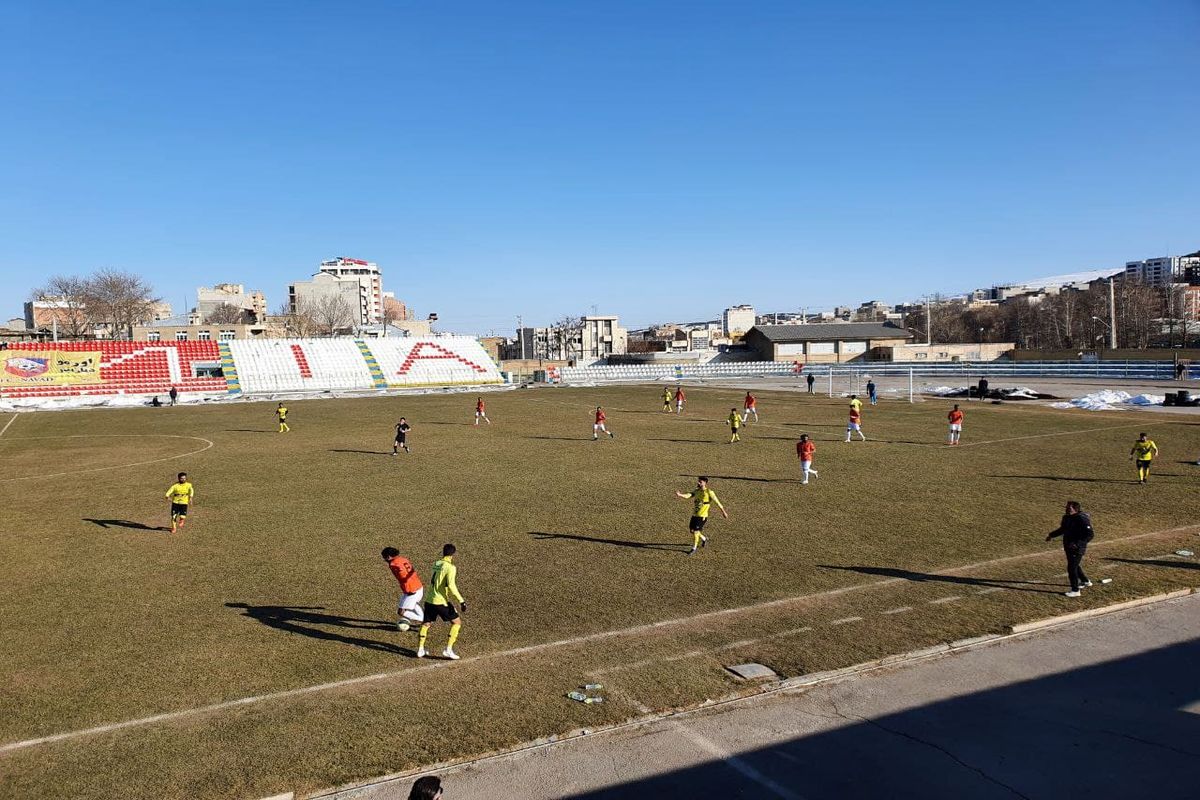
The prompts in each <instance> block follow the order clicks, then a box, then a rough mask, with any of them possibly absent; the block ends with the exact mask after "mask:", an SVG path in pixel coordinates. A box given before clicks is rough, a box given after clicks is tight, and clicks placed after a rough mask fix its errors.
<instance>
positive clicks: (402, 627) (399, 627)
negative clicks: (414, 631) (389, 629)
mask: <svg viewBox="0 0 1200 800" xmlns="http://www.w3.org/2000/svg"><path fill="white" fill-rule="evenodd" d="M396 630H398V631H406V630H408V623H407V622H397V623H396Z"/></svg>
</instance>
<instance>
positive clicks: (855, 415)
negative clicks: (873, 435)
mask: <svg viewBox="0 0 1200 800" xmlns="http://www.w3.org/2000/svg"><path fill="white" fill-rule="evenodd" d="M859 405H862V404H861V403H859ZM855 433H857V434H858V438H860V439H862V440H863V441H864V442H865V441H866V440H867V437H866V436H865V435H864V434H863V432H862V412H861V411H859V410H858V406H855V405H851V406H850V421H849V422H847V423H846V441H847V442H848V441H850V437H851V435H853V434H855Z"/></svg>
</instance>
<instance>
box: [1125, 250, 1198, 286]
mask: <svg viewBox="0 0 1200 800" xmlns="http://www.w3.org/2000/svg"><path fill="white" fill-rule="evenodd" d="M1187 258H1188V257H1187V256H1162V257H1160V258H1146V259H1143V260H1141V261H1126V262H1125V279H1126V280H1131V281H1140V282H1142V283H1147V284H1150V285H1151V286H1166V285H1167V284H1170V283H1176V282H1178V281H1181V280H1183V271H1184V268H1185V266H1186V264H1185V260H1186V259H1187Z"/></svg>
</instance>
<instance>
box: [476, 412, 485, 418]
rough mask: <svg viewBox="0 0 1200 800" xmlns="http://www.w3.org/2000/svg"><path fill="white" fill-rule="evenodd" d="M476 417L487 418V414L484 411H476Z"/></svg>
mask: <svg viewBox="0 0 1200 800" xmlns="http://www.w3.org/2000/svg"><path fill="white" fill-rule="evenodd" d="M475 416H477V417H486V416H487V414H486V413H484V412H483V411H476V412H475Z"/></svg>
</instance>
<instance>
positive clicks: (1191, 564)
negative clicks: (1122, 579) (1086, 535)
mask: <svg viewBox="0 0 1200 800" xmlns="http://www.w3.org/2000/svg"><path fill="white" fill-rule="evenodd" d="M1104 560H1105V561H1119V562H1121V563H1122V564H1133V565H1135V566H1146V567H1178V568H1179V569H1200V564H1198V563H1196V562H1195V561H1163V560H1160V559H1154V558H1112V557H1109V558H1105V559H1104Z"/></svg>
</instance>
